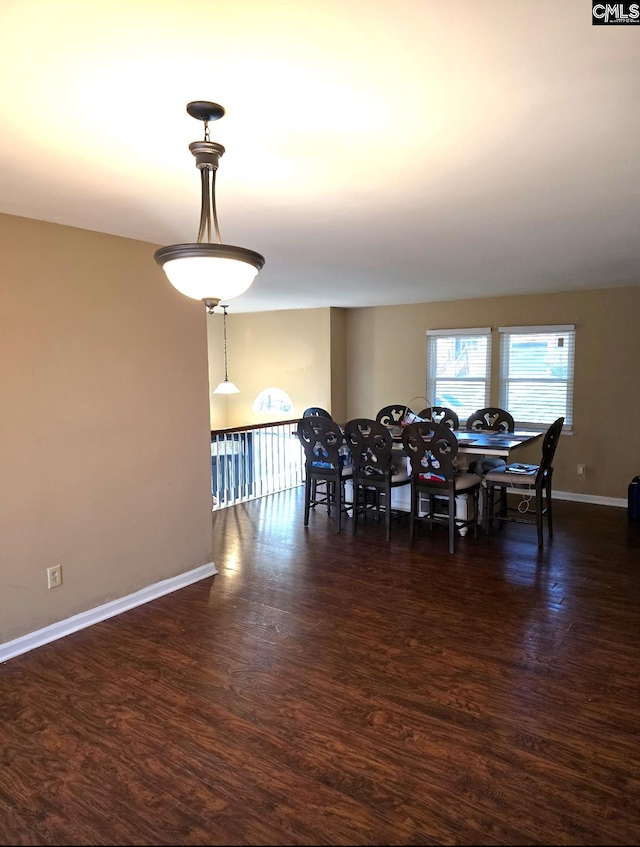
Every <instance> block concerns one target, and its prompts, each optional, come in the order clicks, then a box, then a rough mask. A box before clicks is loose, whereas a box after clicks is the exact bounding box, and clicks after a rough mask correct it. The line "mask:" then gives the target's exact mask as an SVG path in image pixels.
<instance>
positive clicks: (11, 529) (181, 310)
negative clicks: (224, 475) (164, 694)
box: [0, 215, 211, 643]
mask: <svg viewBox="0 0 640 847" xmlns="http://www.w3.org/2000/svg"><path fill="white" fill-rule="evenodd" d="M153 249H154V248H153V246H152V245H149V244H144V243H142V242H136V241H130V240H127V239H123V238H116V237H112V236H106V235H99V234H96V233H92V232H88V231H85V230H79V229H73V228H70V227H62V226H57V225H55V224H48V223H42V222H38V221H32V220H27V219H25V218H18V217H11V216H6V215H0V256H1V267H2V270H1V274H2V276H1V277H0V291H1V298H0V303H1V308H0V398H1V403H2V412H1V414H0V451H1V462H0V465H1V470H0V643H2V642H6V641H10V640H13V639H14V638H17V637H19V636H21V635H25V634H28V633H30V632H34V631H36V630H37V629H40V628H42V627H44V626H47V625H49V624H53V623H56V622H58V621H61V620H64V619H66V618H68V617H70V616H72V615H74V614H78V613H80V612H83V611H87V610H89V609H92V608H94V607H96V606H99V605H101V604H102V603H105V602H107V601H110V600H114V599H118V598H120V597H124V596H126V595H128V594H130V593H132V592H134V591H137V590H139V589H141V588H144V587H146V586H149V585H151V584H153V583H155V582H158V581H161V580H163V579H168V578H170V577H172V576H175V575H178V574H180V573H183V572H185V571H188V570H191V569H193V568H196V567H199V566H201V565H204V564H206V563H208V562H210V561H211V479H210V467H211V466H210V437H209V414H208V400H207V396H208V374H207V338H206V315H205V312H204V309H203V307H202V305H201V304H200V303H197V302H195V301H192V300H188V299H187V298H185V297H183V296H182V295H180V294H178V292H176V291H175V290H174V289H173V288H172V287H171V286H170V285H169V283H168V282H167V281H166V279H165V277H164V274H163V273H162V271H161V270H160V268H159V267H158V266H157V265H156V263H155V262H154V260H153ZM59 564H61V565H62V566H63V585H62V586H61V587H59V588H55V589H53V590H48V589H47V580H46V569H47V567H49V566H51V565H59Z"/></svg>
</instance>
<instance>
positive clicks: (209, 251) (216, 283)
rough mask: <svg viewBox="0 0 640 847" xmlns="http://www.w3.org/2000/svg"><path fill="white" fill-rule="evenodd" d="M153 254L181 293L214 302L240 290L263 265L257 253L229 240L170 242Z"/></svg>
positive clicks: (262, 260)
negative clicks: (215, 242)
mask: <svg viewBox="0 0 640 847" xmlns="http://www.w3.org/2000/svg"><path fill="white" fill-rule="evenodd" d="M154 257H155V260H156V262H157V263H158V264H159V265H161V266H162V268H163V270H164V272H165V274H166V275H167V278H168V280H169V282H170V283H171V284H172V285H173V287H174V288H176V289H177V290H178V291H179V292H180V293H181V294H184V295H185V296H186V297H191V298H193V299H194V300H203V301H204V302H212V303H213V304H214V305H217V304H218V303H219V302H220V301H221V300H225V301H226V300H232V299H233V298H234V297H239V296H240V295H241V294H244V292H245V291H246V290H247V289H248V288H249V287H250V285H251V283H252V282H253V281H254V279H255V278H256V276H257V275H258V272H259V271H260V269H261V268H262V266H263V265H264V258H263V257H262V256H261V255H260V254H259V253H255V252H254V251H253V250H247V249H246V248H244V247H233V246H232V245H230V244H207V243H202V244H174V245H173V246H171V247H162V248H161V249H160V250H156V252H155V254H154Z"/></svg>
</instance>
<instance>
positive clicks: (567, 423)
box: [498, 324, 576, 432]
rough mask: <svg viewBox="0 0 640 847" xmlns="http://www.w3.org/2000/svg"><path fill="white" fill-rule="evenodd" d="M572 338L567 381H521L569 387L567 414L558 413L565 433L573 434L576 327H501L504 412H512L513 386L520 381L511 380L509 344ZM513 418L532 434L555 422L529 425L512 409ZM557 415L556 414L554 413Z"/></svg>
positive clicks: (499, 346) (500, 371)
mask: <svg viewBox="0 0 640 847" xmlns="http://www.w3.org/2000/svg"><path fill="white" fill-rule="evenodd" d="M552 334H558V335H565V334H566V335H569V336H570V341H569V345H568V361H567V370H568V375H567V377H566V378H561V377H550V376H546V377H538V378H536V377H531V376H527V377H522V378H521V380H520V381H523V382H527V383H531V382H537V381H539V382H540V383H541V384H542V383H553V384H563V385H566V400H565V409H564V414H563V413H562V412H558V414H557V415H556V417H560V415H563V417H564V426H563V427H562V431H563V432H572V431H573V417H574V411H573V397H574V387H575V359H576V356H575V352H576V326H575V324H547V325H545V324H542V325H535V326H501V327H498V338H499V343H498V357H499V398H498V404H499V405H500V406H501V407H502V408H504V409H509V399H508V398H509V386H510V385H511V384H513V383H517V382H518V381H519V379H518V378H517V377H509V376H508V367H509V358H508V349H509V341H510V340H511V338H512V337H513V336H515V335H541V336H542V335H552ZM509 411H510V412H511V414H512V415H513V417H514V419H515V422H516V427H518V428H521V429H532V430H540V431H541V432H545V431H546V430H547V429H548V428H549V426H550V425H551V423H553V421H551V422H541V421H528V420H522V419H520V418H519V417H518V416H517V415H516V414H514V412H513V411H512V410H511V409H509ZM554 414H555V413H554Z"/></svg>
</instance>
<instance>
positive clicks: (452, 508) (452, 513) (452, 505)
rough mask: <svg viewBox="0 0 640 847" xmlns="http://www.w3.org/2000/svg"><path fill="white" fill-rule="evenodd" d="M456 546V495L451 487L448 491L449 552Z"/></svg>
mask: <svg viewBox="0 0 640 847" xmlns="http://www.w3.org/2000/svg"><path fill="white" fill-rule="evenodd" d="M455 546H456V495H455V492H454V491H453V489H451V490H450V491H449V552H450V553H453V552H454V550H455Z"/></svg>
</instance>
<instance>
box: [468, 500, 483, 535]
mask: <svg viewBox="0 0 640 847" xmlns="http://www.w3.org/2000/svg"><path fill="white" fill-rule="evenodd" d="M479 502H480V489H479V488H476V489H475V491H474V492H473V537H474V538H477V537H478V504H479ZM467 517H469V515H467Z"/></svg>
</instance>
